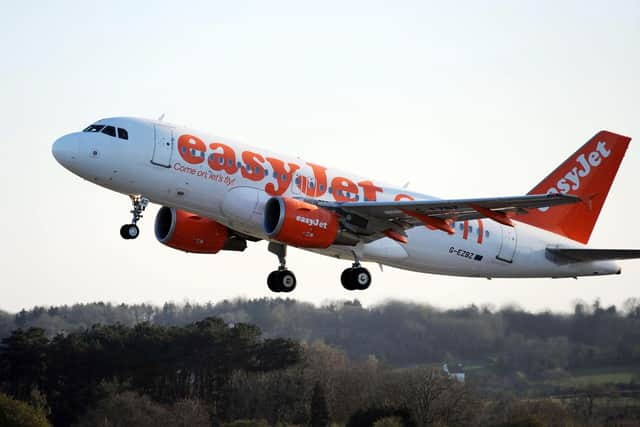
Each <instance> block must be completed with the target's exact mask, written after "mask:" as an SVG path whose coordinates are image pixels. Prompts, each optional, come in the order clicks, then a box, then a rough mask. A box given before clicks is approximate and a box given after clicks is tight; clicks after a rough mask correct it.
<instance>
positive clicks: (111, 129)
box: [102, 126, 116, 138]
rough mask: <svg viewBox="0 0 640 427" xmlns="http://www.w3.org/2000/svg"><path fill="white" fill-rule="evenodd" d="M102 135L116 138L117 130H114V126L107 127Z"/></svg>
mask: <svg viewBox="0 0 640 427" xmlns="http://www.w3.org/2000/svg"><path fill="white" fill-rule="evenodd" d="M102 133H104V134H106V135H109V136H112V137H114V138H115V137H116V128H114V127H113V126H105V127H104V129H102Z"/></svg>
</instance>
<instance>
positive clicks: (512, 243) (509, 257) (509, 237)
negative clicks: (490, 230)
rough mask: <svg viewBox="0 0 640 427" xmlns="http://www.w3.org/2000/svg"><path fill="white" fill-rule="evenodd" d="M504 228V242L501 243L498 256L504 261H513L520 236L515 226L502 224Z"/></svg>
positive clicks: (501, 227)
mask: <svg viewBox="0 0 640 427" xmlns="http://www.w3.org/2000/svg"><path fill="white" fill-rule="evenodd" d="M500 229H501V230H502V243H501V244H500V250H499V251H498V255H496V258H497V259H499V260H500V261H504V262H509V263H511V262H513V255H514V254H515V252H516V245H517V243H518V236H517V234H516V229H515V227H508V226H506V225H502V226H500Z"/></svg>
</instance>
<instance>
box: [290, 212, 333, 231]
mask: <svg viewBox="0 0 640 427" xmlns="http://www.w3.org/2000/svg"><path fill="white" fill-rule="evenodd" d="M296 221H298V222H301V223H302V224H306V225H310V226H311V227H318V228H321V229H323V230H326V229H327V225H328V224H327V223H326V222H324V221H320V220H319V219H312V218H307V217H304V216H302V215H297V216H296Z"/></svg>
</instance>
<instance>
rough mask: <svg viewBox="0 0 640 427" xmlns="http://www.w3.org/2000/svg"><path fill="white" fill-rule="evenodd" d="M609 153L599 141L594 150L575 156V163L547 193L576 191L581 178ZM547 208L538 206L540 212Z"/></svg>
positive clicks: (588, 173)
mask: <svg viewBox="0 0 640 427" xmlns="http://www.w3.org/2000/svg"><path fill="white" fill-rule="evenodd" d="M610 155H611V150H609V149H608V148H607V145H606V143H605V142H604V141H599V142H598V143H597V145H596V149H595V150H594V151H592V152H590V153H589V154H588V155H587V154H585V153H582V154H580V155H579V156H578V157H577V158H576V163H577V165H576V166H574V167H573V168H571V170H570V171H568V172H567V173H566V174H565V175H564V176H563V177H562V178H560V179H559V180H558V181H557V182H556V185H555V186H554V187H551V188H549V189H548V190H547V194H558V193H561V194H567V193H569V192H570V191H577V190H578V189H579V188H580V184H581V181H582V179H583V178H586V177H587V176H589V175H590V174H591V171H592V170H593V169H594V168H597V167H598V166H600V165H601V164H602V161H603V159H606V158H607V157H609V156H610ZM548 209H549V207H548V206H547V207H544V208H538V210H539V211H541V212H546V211H547V210H548Z"/></svg>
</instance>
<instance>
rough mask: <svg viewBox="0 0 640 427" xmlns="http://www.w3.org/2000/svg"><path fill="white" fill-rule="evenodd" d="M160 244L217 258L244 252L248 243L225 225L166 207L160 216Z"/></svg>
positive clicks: (157, 227) (159, 212) (157, 220)
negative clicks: (220, 255)
mask: <svg viewBox="0 0 640 427" xmlns="http://www.w3.org/2000/svg"><path fill="white" fill-rule="evenodd" d="M155 233H156V238H157V239H158V241H159V242H160V243H162V244H164V245H166V246H169V247H171V248H174V249H178V250H181V251H185V252H194V253H201V254H215V253H218V252H219V251H221V250H232V251H243V250H244V249H245V248H246V247H247V242H246V240H244V239H243V238H242V237H240V236H238V235H236V234H235V233H234V232H233V231H231V230H229V229H228V228H227V227H225V226H224V225H222V224H220V223H217V222H216V221H213V220H210V219H208V218H203V217H201V216H199V215H196V214H192V213H190V212H186V211H182V210H179V209H175V208H168V207H166V206H163V207H162V208H160V210H159V211H158V214H157V215H156V223H155Z"/></svg>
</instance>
